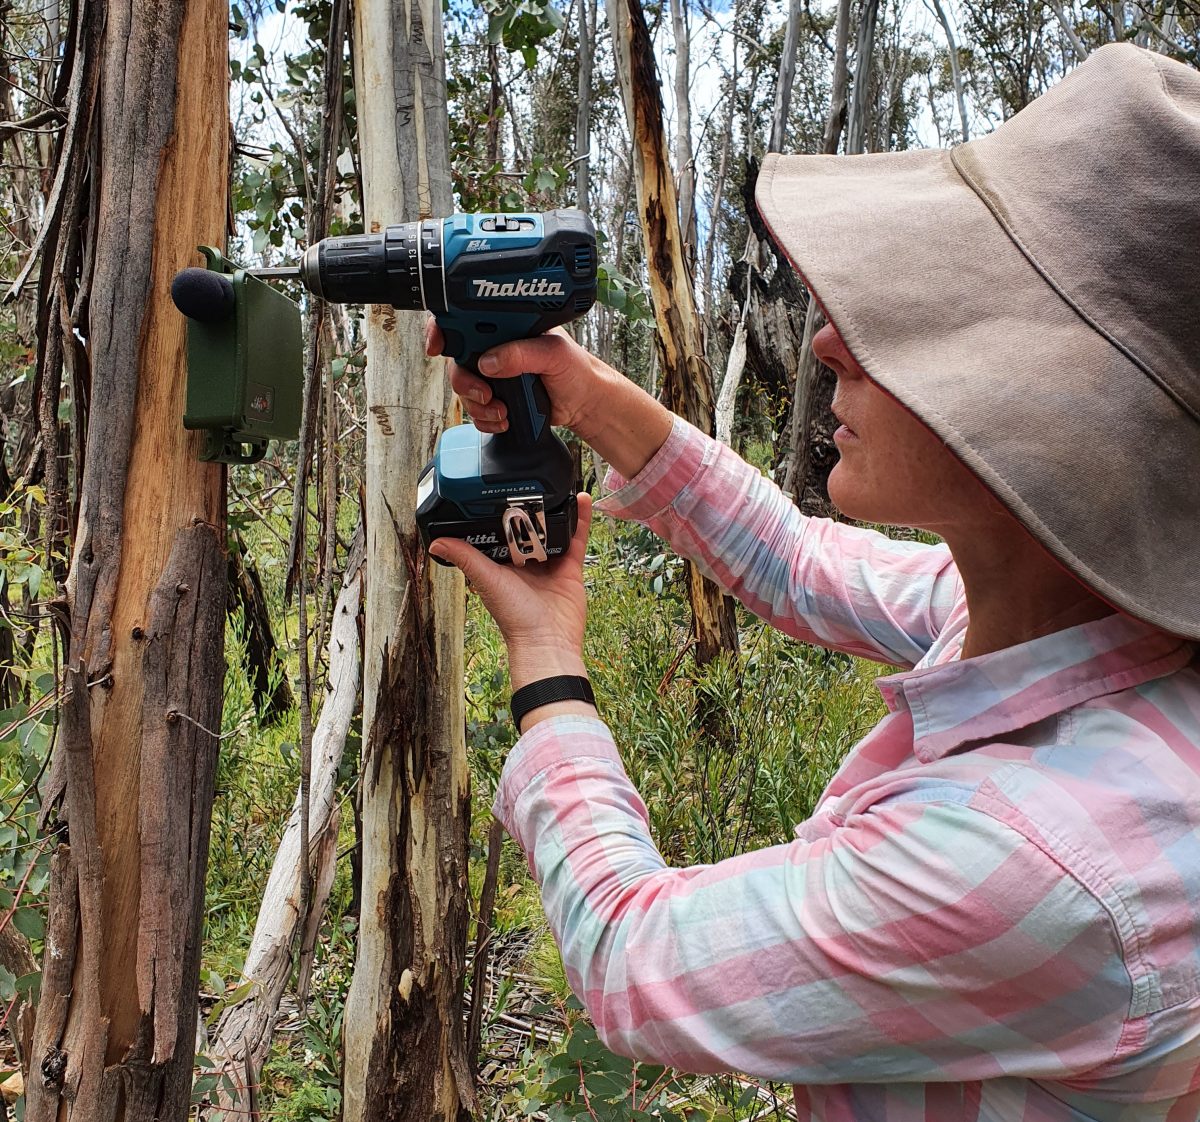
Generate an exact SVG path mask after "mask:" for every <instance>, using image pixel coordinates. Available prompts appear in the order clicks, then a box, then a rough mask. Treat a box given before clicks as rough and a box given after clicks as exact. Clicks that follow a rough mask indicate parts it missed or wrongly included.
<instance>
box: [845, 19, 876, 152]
mask: <svg viewBox="0 0 1200 1122" xmlns="http://www.w3.org/2000/svg"><path fill="white" fill-rule="evenodd" d="M878 15H879V0H863V8H862V13H861V15H860V16H859V21H858V42H857V43H856V44H855V49H854V86H853V88H852V89H851V91H850V121H849V124H848V125H847V128H846V153H847V155H852V156H857V155H860V154H861V153H863V152H865V151H866V150H867V125H868V123H869V122H868V117H869V114H868V112H867V106H868V101H869V93H870V87H871V64H872V59H873V56H874V54H875V23H876V19H877V17H878Z"/></svg>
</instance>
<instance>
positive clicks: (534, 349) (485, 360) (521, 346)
mask: <svg viewBox="0 0 1200 1122" xmlns="http://www.w3.org/2000/svg"><path fill="white" fill-rule="evenodd" d="M573 344H574V340H572V339H571V337H570V336H569V335H567V334H566V333H565V332H563V331H561V329H555V330H554V331H550V332H547V333H546V334H545V335H537V336H535V337H534V338H532V339H514V340H512V341H511V342H508V343H501V344H500V345H499V346H498V347H493V348H492V349H491V350H490V351H488V352H487V353H486V354H485V355H484V356H483V357H482V358H481V359H480V360H479V372H480V373H481V374H483V375H485V376H486V377H488V378H515V377H517V376H518V375H519V374H540V375H542V376H543V377H546V376H549V377H554V376H555V375H556V374H563V373H566V372H567V371H568V370H570V369H571V366H572V359H574V358H575V355H574V354H573V350H572V347H573Z"/></svg>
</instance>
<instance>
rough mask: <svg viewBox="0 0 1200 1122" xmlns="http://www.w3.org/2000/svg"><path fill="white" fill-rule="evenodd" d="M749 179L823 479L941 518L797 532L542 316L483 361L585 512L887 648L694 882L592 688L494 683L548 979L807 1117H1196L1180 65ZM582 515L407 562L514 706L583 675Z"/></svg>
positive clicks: (1199, 156) (794, 517)
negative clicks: (581, 458)
mask: <svg viewBox="0 0 1200 1122" xmlns="http://www.w3.org/2000/svg"><path fill="white" fill-rule="evenodd" d="M758 202H759V206H760V209H761V210H762V213H763V216H764V219H765V220H766V221H767V223H768V225H769V227H770V228H771V229H772V231H773V233H774V236H775V237H776V238H777V240H778V241H779V242H780V244H781V245H782V246H783V247H784V249H785V250H786V251H787V252H788V254H789V256H790V257H791V258H792V259H793V260H794V262H795V263H796V265H797V267H798V268H799V269H800V271H801V272H802V273H803V275H804V276H805V278H806V281H807V283H808V284H809V286H810V288H811V289H812V290H813V292H814V294H815V296H816V298H817V299H818V300H819V301H820V302H821V304H822V306H823V307H824V308H825V309H826V311H827V312H828V314H829V317H830V319H831V323H830V325H829V326H828V327H826V328H824V329H823V330H822V331H821V332H820V333H819V335H818V336H817V337H816V339H815V341H814V348H815V350H816V352H817V354H818V355H819V357H820V358H821V359H822V361H823V362H825V363H826V364H827V365H828V366H830V367H831V368H832V369H833V370H834V372H835V373H836V375H837V380H838V387H837V394H836V397H835V399H834V412H835V414H836V415H837V416H838V418H839V420H840V421H841V422H842V427H841V428H839V429H838V432H837V433H836V435H835V440H836V442H837V445H838V450H839V453H840V457H841V458H840V460H839V462H838V464H837V466H836V468H835V469H834V471H833V473H832V475H831V476H830V480H829V492H830V497H831V499H833V501H834V502H835V503H836V504H837V506H838V507H839V508H840V509H841V510H842V511H843V512H844V513H845V514H846V515H847V516H849V517H851V518H855V519H859V520H868V521H873V522H885V523H892V524H895V525H898V526H916V527H921V528H923V529H927V530H932V531H934V532H936V533H937V534H939V535H940V536H941V537H942V538H943V540H944V541H945V543H946V544H945V545H939V546H924V545H919V544H915V543H900V542H893V541H890V540H888V539H887V538H885V537H883V536H882V535H879V534H876V533H873V532H870V531H867V530H863V529H857V528H853V527H849V526H846V525H842V524H836V523H830V522H823V521H820V520H813V519H806V518H804V517H802V516H801V515H800V514H799V513H798V512H797V511H796V510H795V509H794V507H792V505H791V504H790V503H789V502H788V501H787V500H786V498H784V497H783V496H782V495H781V494H780V493H779V492H778V491H777V490H776V489H775V487H774V486H773V485H772V484H771V483H770V482H769V481H767V480H765V479H763V478H762V477H761V476H760V475H759V473H758V472H756V471H755V470H754V469H752V468H750V467H749V466H748V465H746V464H745V463H744V462H742V461H741V460H739V459H738V457H736V456H735V455H734V454H733V453H732V452H731V451H730V450H729V449H727V448H724V447H722V446H720V445H718V444H716V443H715V442H713V441H711V440H709V439H708V438H707V437H705V436H703V435H702V434H700V433H698V432H697V431H696V430H694V429H692V428H690V426H687V425H686V424H684V423H683V422H682V421H680V420H678V419H676V418H674V417H673V416H672V415H671V414H670V413H668V412H667V411H666V410H665V409H663V408H662V407H661V406H660V405H659V404H658V403H657V402H655V401H654V400H653V399H651V398H650V397H648V396H647V395H645V394H643V393H641V391H639V390H637V389H636V388H635V387H634V386H632V385H631V384H630V383H628V382H626V381H625V380H624V379H623V378H621V377H620V376H619V375H617V374H616V373H615V372H613V371H611V370H610V369H608V368H607V367H605V366H604V365H603V364H601V363H600V362H598V361H597V360H596V359H594V358H592V357H591V356H589V355H587V354H586V353H585V352H583V351H581V350H580V349H579V348H578V347H576V346H575V345H574V344H573V343H572V342H571V341H570V340H569V339H567V338H566V337H565V336H562V335H557V336H548V337H543V338H541V339H537V340H532V341H528V342H522V343H514V344H510V345H508V346H506V347H503V348H498V349H497V350H496V351H494V352H491V354H489V355H488V356H487V357H486V358H485V360H484V362H483V363H482V364H481V368H482V369H483V371H484V372H485V373H487V374H489V375H492V376H496V377H507V376H512V375H515V374H517V373H520V372H522V371H534V372H537V373H540V374H541V375H542V377H543V379H544V380H545V384H546V388H547V390H548V392H549V394H550V397H551V400H552V402H553V410H554V414H553V420H554V421H555V423H558V424H563V425H567V426H569V427H571V428H572V429H573V430H574V431H575V432H577V433H578V434H579V435H580V436H581V437H582V438H583V439H584V440H586V441H587V442H588V443H590V444H591V445H592V446H593V447H594V448H596V449H597V451H598V452H599V453H600V454H601V455H602V456H603V457H604V458H605V459H606V460H608V461H609V462H610V463H611V464H612V465H613V467H614V469H615V471H616V472H618V473H619V474H620V475H621V476H622V477H623V479H622V480H618V484H621V485H620V486H619V489H618V490H617V491H616V493H615V494H613V495H612V496H610V497H609V498H607V499H606V500H604V502H603V503H602V504H601V509H604V510H606V511H607V512H608V513H610V514H612V515H614V516H616V517H622V518H633V519H637V520H639V521H642V522H644V523H646V524H647V525H649V526H650V527H652V528H653V529H654V530H655V531H657V532H658V533H660V534H661V535H663V536H664V537H666V538H667V539H668V540H669V541H670V542H671V544H672V545H673V546H674V547H675V548H676V549H677V550H679V551H680V552H682V553H684V554H686V555H688V556H690V557H693V558H695V559H696V560H697V561H698V562H699V563H700V564H701V565H702V566H703V567H704V568H705V570H706V571H707V572H708V573H709V574H710V575H711V576H712V577H713V578H714V579H716V580H718V581H719V582H720V583H721V584H722V585H723V586H724V587H725V588H727V589H728V590H729V591H730V592H732V593H733V594H734V595H736V596H738V597H739V598H740V599H741V600H742V601H743V602H744V603H746V604H747V605H748V606H749V607H750V608H751V609H753V610H754V611H756V612H758V613H759V614H760V615H762V616H764V617H765V618H766V619H768V620H770V621H771V622H772V623H774V624H776V625H777V626H779V627H780V628H782V629H783V630H784V631H786V632H788V633H789V634H791V635H794V636H796V637H797V638H800V639H804V640H807V641H809V642H815V643H820V644H822V645H825V646H829V647H834V648H836V649H839V650H845V651H851V652H853V653H855V654H858V655H863V656H866V657H868V658H874V659H877V660H879V661H881V662H886V663H892V664H896V665H900V666H905V667H911V668H912V669H909V670H906V671H904V672H902V673H898V674H893V675H891V676H889V677H886V678H882V679H880V682H879V685H880V689H881V690H882V692H883V696H884V699H885V701H886V702H887V706H888V710H889V713H888V715H887V716H886V717H885V718H884V719H883V720H882V721H881V722H880V724H879V725H878V726H877V727H876V728H875V729H874V730H873V731H872V732H871V734H870V735H869V736H867V737H866V738H865V739H864V740H863V741H862V742H861V743H860V744H859V745H858V746H857V747H856V748H855V749H854V750H853V751H852V752H851V753H850V754H849V756H848V757H847V759H846V761H845V762H844V764H843V766H842V767H841V769H840V770H839V772H838V774H837V775H836V776H835V778H834V779H833V781H832V782H831V783H830V785H829V787H828V789H827V790H826V792H825V794H824V795H823V797H822V800H821V802H820V804H819V806H818V808H817V811H816V813H815V814H814V815H813V817H812V818H811V819H810V820H809V821H807V822H805V823H803V824H802V825H800V826H799V827H797V830H796V839H795V840H794V841H792V842H791V843H789V844H786V845H779V846H775V847H772V848H769V849H766V850H761V851H758V852H754V853H749V854H745V855H743V856H741V857H737V858H734V859H731V860H728V861H723V862H720V863H718V864H716V865H712V866H703V867H696V868H688V869H671V868H667V867H666V866H665V864H664V863H663V861H662V859H661V857H660V856H659V854H658V852H657V850H656V849H655V847H654V843H653V841H652V839H651V838H650V836H649V833H648V831H647V826H646V814H645V809H644V807H643V805H642V803H641V800H640V799H639V797H638V795H637V793H636V791H634V790H633V788H632V786H631V785H630V783H629V781H628V779H627V778H626V776H625V774H624V772H623V770H622V768H621V765H620V761H619V758H618V755H617V752H616V749H615V747H614V745H613V743H612V739H611V737H610V735H609V733H608V730H607V728H606V726H605V725H604V724H603V723H602V721H600V720H599V718H598V716H597V713H596V710H595V709H594V707H593V706H592V705H590V704H589V703H588V702H586V701H582V700H573V699H569V700H558V701H552V702H550V703H549V704H541V705H540V706H539V707H537V708H534V709H531V710H529V711H528V712H524V713H522V712H520V710H521V709H523V708H524V707H523V705H521V704H519V701H520V699H521V696H522V695H521V694H520V692H518V695H517V697H516V698H515V699H514V710H515V711H517V715H518V717H519V720H520V729H521V732H522V737H521V739H520V741H519V743H518V744H517V746H516V748H514V750H513V752H512V754H511V755H510V757H509V760H508V762H507V765H506V767H505V772H504V775H503V777H502V780H501V784H500V788H499V792H498V795H497V799H496V813H497V815H498V816H499V817H500V819H501V820H502V821H503V822H504V824H505V825H506V827H507V828H508V829H509V831H510V832H511V833H512V834H513V836H514V837H515V838H516V839H517V841H518V842H519V843H520V844H521V845H522V846H523V847H524V849H525V850H526V852H527V854H528V855H529V857H530V861H531V867H532V868H533V870H534V872H535V874H536V875H537V877H538V879H539V881H540V882H541V885H542V890H543V902H544V904H545V908H546V912H547V915H548V916H549V919H550V922H551V925H552V927H553V928H554V931H555V934H556V936H557V938H558V940H559V945H560V947H561V949H562V952H563V958H564V961H565V963H566V966H567V969H568V972H569V976H570V979H571V982H572V985H573V986H574V988H575V990H576V992H577V993H578V994H579V995H580V997H581V998H582V999H583V1001H584V1002H585V1004H586V1005H587V1007H588V1009H589V1011H590V1013H591V1015H592V1017H593V1019H594V1020H595V1022H596V1025H597V1028H598V1030H599V1031H600V1033H601V1036H602V1038H603V1039H604V1040H605V1041H606V1042H607V1043H608V1044H609V1046H610V1047H612V1048H614V1049H616V1050H617V1051H619V1052H623V1053H625V1054H627V1055H630V1056H634V1057H637V1058H640V1059H643V1060H647V1061H656V1062H660V1063H668V1064H673V1065H676V1066H678V1067H682V1068H685V1069H688V1070H692V1071H717V1070H728V1069H739V1070H743V1071H748V1072H751V1073H754V1074H756V1075H760V1076H764V1077H769V1078H772V1079H788V1080H792V1081H793V1082H795V1083H796V1084H797V1088H796V1097H797V1105H798V1113H799V1116H800V1118H802V1119H804V1118H813V1119H827V1120H839V1122H841V1120H847V1119H878V1120H883V1122H910V1120H912V1122H915V1120H918V1119H919V1120H922V1122H928V1120H937V1122H941V1120H955V1119H988V1120H1000V1119H1003V1120H1016V1119H1021V1120H1025V1122H1060V1120H1066V1119H1072V1120H1079V1119H1098V1120H1105V1122H1111V1120H1118V1119H1119V1120H1134V1119H1136V1120H1138V1122H1148V1120H1152V1119H1162V1120H1164V1122H1176V1120H1183V1119H1188V1120H1194V1119H1196V1118H1197V1117H1200V669H1198V666H1197V662H1196V659H1195V655H1196V646H1195V643H1194V640H1197V639H1200V576H1198V570H1200V548H1198V546H1197V534H1198V532H1200V531H1198V528H1200V288H1198V282H1197V279H1196V278H1197V276H1198V275H1200V273H1198V267H1200V74H1198V73H1196V72H1195V71H1192V70H1189V69H1187V68H1185V67H1183V66H1181V65H1179V64H1176V63H1173V62H1170V61H1168V60H1166V59H1164V58H1163V57H1162V56H1159V55H1156V54H1152V53H1150V52H1146V51H1142V50H1140V49H1138V48H1135V47H1132V46H1111V47H1106V48H1104V49H1103V50H1101V51H1099V52H1097V54H1095V55H1094V56H1093V57H1092V58H1091V59H1090V60H1089V61H1088V62H1086V63H1085V64H1083V65H1082V66H1080V67H1079V68H1078V69H1077V70H1076V71H1075V72H1073V73H1072V74H1071V75H1070V76H1069V77H1067V78H1066V79H1065V80H1064V81H1063V82H1062V83H1061V84H1060V85H1059V86H1057V87H1056V88H1055V89H1053V90H1051V91H1050V92H1048V93H1047V94H1046V95H1044V96H1043V97H1042V98H1040V99H1038V101H1036V102H1034V103H1033V104H1032V105H1030V106H1029V107H1028V108H1027V109H1026V110H1025V111H1024V112H1022V113H1021V114H1019V115H1018V116H1017V117H1015V118H1013V119H1012V120H1011V121H1009V122H1006V123H1005V124H1004V125H1002V126H1001V127H1000V129H998V130H997V131H996V132H995V133H994V134H992V135H991V136H989V137H986V138H983V139H980V140H977V141H973V142H972V143H970V144H968V145H965V146H963V147H961V148H958V149H956V150H954V151H953V152H952V153H947V152H913V153H900V154H895V155H886V156H869V157H854V158H837V157H773V158H769V159H768V161H767V163H766V164H765V165H764V169H763V173H762V176H761V178H760V182H759V186H758ZM439 342H440V340H438V339H437V338H436V333H431V339H430V344H431V350H432V351H436V350H437V349H438V347H437V345H438V343H439ZM452 382H453V385H454V387H455V389H456V391H457V392H458V393H459V394H460V395H461V396H462V397H463V398H464V399H465V400H466V402H467V408H468V409H469V411H470V413H471V415H472V416H473V418H474V419H475V421H476V423H477V424H478V425H479V426H480V427H481V428H483V429H485V430H487V431H493V432H494V431H498V430H499V429H502V428H503V427H504V423H505V422H504V420H503V411H502V407H499V406H497V405H494V404H492V403H491V402H490V394H489V391H488V389H487V386H486V384H485V383H483V382H482V381H481V380H480V379H478V378H475V377H473V376H471V375H470V374H468V373H467V372H466V371H463V370H461V369H455V370H454V371H452ZM624 480H629V482H628V483H625V482H624ZM580 511H581V527H580V531H579V534H578V536H577V537H576V539H575V542H574V545H573V548H572V550H571V553H570V555H569V556H568V557H567V558H566V559H565V560H563V561H561V562H559V563H557V564H555V565H550V566H546V567H545V568H542V569H537V570H534V569H531V568H526V569H524V570H514V569H509V568H502V567H499V566H496V565H493V564H492V563H491V562H489V561H487V560H485V559H484V558H483V557H482V556H481V555H479V554H478V553H477V552H475V551H474V550H472V549H471V548H470V547H468V546H466V545H465V544H464V543H461V542H452V541H449V540H445V539H443V540H442V541H440V542H437V543H435V545H434V547H433V550H432V552H434V553H436V554H437V555H438V556H440V557H443V558H445V559H447V560H450V561H452V562H453V563H455V564H456V565H458V566H459V567H460V568H461V569H462V570H463V571H464V572H465V573H466V575H467V576H468V578H469V579H470V580H471V582H472V583H473V585H474V587H475V588H476V589H477V590H478V592H479V594H480V595H481V596H482V597H483V600H484V603H485V604H486V605H487V607H488V609H489V610H490V611H491V612H492V614H493V615H494V616H495V618H496V620H497V622H498V623H499V625H500V627H501V629H502V631H503V633H504V636H505V639H506V640H507V643H508V648H509V656H510V667H511V672H512V682H513V687H514V689H516V690H518V691H520V690H521V688H522V687H527V686H529V685H530V684H532V683H538V682H545V681H546V680H550V683H551V684H550V685H549V686H547V687H544V690H543V692H542V693H541V695H540V700H542V701H545V700H546V699H547V698H548V697H555V696H563V695H565V696H567V697H570V695H571V689H570V686H569V685H568V686H567V687H564V688H562V689H561V690H560V689H558V687H557V686H556V684H555V681H554V680H555V679H558V678H560V677H561V676H568V677H580V676H584V675H586V668H585V666H584V663H583V660H582V656H581V653H580V652H581V649H582V639H583V628H584V614H585V597H584V590H583V583H582V562H583V554H584V543H585V539H586V535H587V527H588V523H589V520H590V504H589V502H588V500H587V498H586V497H584V496H581V497H580ZM534 692H535V693H536V692H537V691H536V690H535V691H534ZM527 695H528V694H526V696H527Z"/></svg>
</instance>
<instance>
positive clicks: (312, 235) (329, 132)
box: [284, 0, 346, 603]
mask: <svg viewBox="0 0 1200 1122" xmlns="http://www.w3.org/2000/svg"><path fill="white" fill-rule="evenodd" d="M345 41H346V0H334V2H333V5H332V7H331V9H330V13H329V38H328V39H327V40H326V44H325V107H324V112H323V114H322V118H321V120H322V127H321V143H320V148H319V149H318V153H319V154H318V168H317V181H316V196H315V197H314V198H312V199H310V200H309V223H308V244H309V245H316V243H317V242H318V241H320V240H321V238H323V237H324V236H325V235H326V234H327V233H328V232H329V217H330V213H331V212H332V210H333V197H334V188H335V187H336V185H337V157H338V151H337V148H338V142H339V139H340V137H341V135H342V106H343V95H342V78H343V66H342V53H343V50H344V46H345ZM308 338H309V352H308V364H307V368H306V371H305V377H304V404H303V409H302V416H303V419H302V421H301V425H300V451H299V456H298V463H299V468H298V470H297V479H296V487H295V491H294V494H293V499H292V527H291V533H290V534H289V537H288V558H287V580H286V581H285V583H284V599H285V600H286V601H287V602H288V603H291V600H292V593H293V591H294V589H295V586H296V581H297V580H298V579H299V569H300V565H301V563H302V558H301V556H300V554H301V545H300V519H302V518H304V517H307V509H306V495H307V493H308V478H309V474H310V472H311V470H312V456H313V449H314V447H315V446H316V436H317V419H318V417H319V416H320V414H321V395H320V387H321V377H322V375H323V374H324V373H325V371H326V369H327V362H326V359H327V358H328V353H329V347H330V325H329V309H328V307H327V306H326V304H325V301H323V300H319V299H317V298H316V297H311V298H310V312H309V315H308ZM330 439H332V437H331V438H330Z"/></svg>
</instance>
